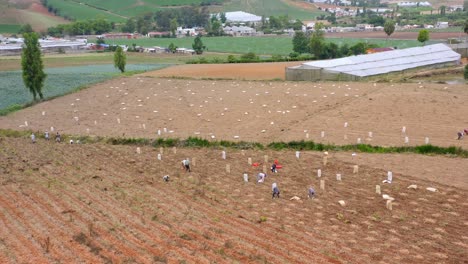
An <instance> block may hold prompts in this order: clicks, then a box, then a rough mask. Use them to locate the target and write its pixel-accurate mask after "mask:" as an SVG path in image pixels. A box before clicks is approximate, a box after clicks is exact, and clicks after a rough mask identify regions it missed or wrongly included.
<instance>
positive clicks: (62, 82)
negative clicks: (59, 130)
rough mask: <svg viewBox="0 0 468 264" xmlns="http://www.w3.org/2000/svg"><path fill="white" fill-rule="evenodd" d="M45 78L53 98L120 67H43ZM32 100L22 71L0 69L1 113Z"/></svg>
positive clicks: (46, 91)
mask: <svg viewBox="0 0 468 264" xmlns="http://www.w3.org/2000/svg"><path fill="white" fill-rule="evenodd" d="M163 67H166V65H164V64H129V65H127V66H126V68H127V70H128V71H129V72H132V71H137V72H141V71H147V70H155V69H160V68H163ZM45 72H46V73H47V78H46V81H45V85H44V89H43V93H44V98H48V99H50V98H54V97H57V96H61V95H64V94H67V93H70V92H73V91H76V90H79V89H81V88H83V87H86V86H88V85H91V84H94V83H98V82H102V81H105V80H108V79H110V78H112V77H115V76H119V71H118V70H116V69H115V68H114V66H113V65H111V64H104V65H89V66H75V67H62V68H49V69H46V70H45ZM31 101H32V95H31V94H30V93H29V90H27V89H26V87H25V86H24V83H23V78H22V72H21V71H4V72H0V111H1V112H0V114H2V113H3V114H7V113H9V112H12V111H13V110H18V108H19V106H23V105H25V104H28V103H30V102H31Z"/></svg>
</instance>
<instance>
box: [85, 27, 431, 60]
mask: <svg viewBox="0 0 468 264" xmlns="http://www.w3.org/2000/svg"><path fill="white" fill-rule="evenodd" d="M384 34H385V33H383V32H382V35H384ZM90 41H94V40H90ZM193 41H194V38H142V39H116V40H112V42H113V43H115V44H118V45H128V46H131V45H132V44H133V43H135V44H136V45H137V46H144V47H153V46H160V47H169V44H171V43H174V44H175V45H176V46H177V47H179V48H192V44H193ZM202 41H203V45H205V46H206V48H207V49H206V51H208V52H225V53H248V52H253V53H255V54H264V55H266V54H278V55H288V54H289V53H291V52H292V51H293V45H292V37H285V36H277V37H203V38H202ZM326 41H327V42H334V43H336V44H339V45H340V46H341V45H343V44H345V43H347V44H348V45H349V46H352V45H354V44H356V43H358V42H363V41H364V42H367V43H369V44H376V45H378V46H379V47H398V48H399V49H403V48H410V47H416V46H421V44H420V43H419V42H418V41H417V40H397V39H394V40H388V41H386V40H385V39H362V38H352V39H351V38H326ZM427 44H428V43H427Z"/></svg>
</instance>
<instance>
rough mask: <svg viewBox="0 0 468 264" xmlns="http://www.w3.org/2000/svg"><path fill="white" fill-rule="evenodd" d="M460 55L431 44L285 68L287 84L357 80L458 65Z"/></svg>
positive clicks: (442, 46) (448, 48) (449, 49)
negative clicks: (293, 82)
mask: <svg viewBox="0 0 468 264" xmlns="http://www.w3.org/2000/svg"><path fill="white" fill-rule="evenodd" d="M460 59H461V56H460V54H458V53H456V52H455V51H453V50H452V49H451V48H450V47H448V46H446V45H444V44H434V45H428V46H424V47H415V48H408V49H401V50H392V51H386V52H380V53H374V54H366V55H358V56H351V57H345V58H340V59H332V60H321V61H311V62H306V63H303V64H302V65H299V66H294V67H288V68H286V80H289V81H319V80H335V81H337V80H360V79H364V78H367V77H371V76H376V75H382V74H389V73H398V72H404V71H408V70H414V69H420V68H440V67H447V66H453V65H458V64H460Z"/></svg>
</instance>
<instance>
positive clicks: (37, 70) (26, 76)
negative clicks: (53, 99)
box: [21, 32, 47, 101]
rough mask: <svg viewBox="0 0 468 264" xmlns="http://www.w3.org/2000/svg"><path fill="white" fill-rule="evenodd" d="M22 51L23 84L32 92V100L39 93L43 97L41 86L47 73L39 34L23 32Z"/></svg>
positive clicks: (35, 98)
mask: <svg viewBox="0 0 468 264" xmlns="http://www.w3.org/2000/svg"><path fill="white" fill-rule="evenodd" d="M23 37H24V44H23V51H22V53H21V68H22V70H23V82H24V85H25V86H26V87H27V88H28V89H29V91H30V92H31V93H32V95H33V98H34V101H36V100H37V96H38V95H39V98H40V99H44V96H43V94H42V87H43V86H44V81H45V79H46V77H47V74H45V73H44V64H43V63H42V57H41V47H40V44H39V36H38V34H37V33H35V32H31V33H24V34H23Z"/></svg>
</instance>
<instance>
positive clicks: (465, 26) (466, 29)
mask: <svg viewBox="0 0 468 264" xmlns="http://www.w3.org/2000/svg"><path fill="white" fill-rule="evenodd" d="M463 31H464V32H465V34H468V19H467V20H466V21H465V25H463Z"/></svg>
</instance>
